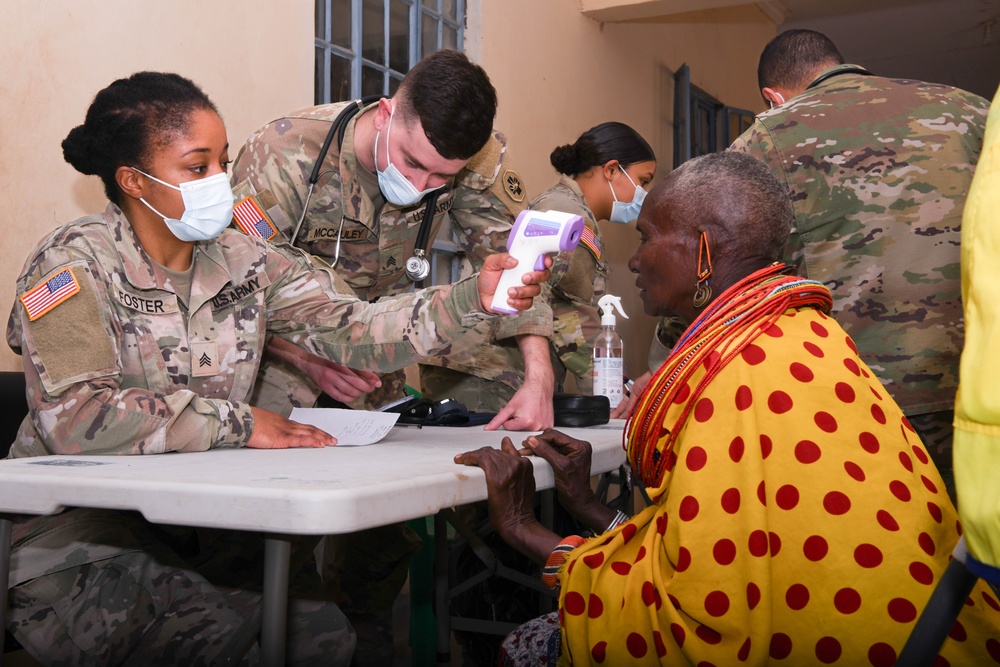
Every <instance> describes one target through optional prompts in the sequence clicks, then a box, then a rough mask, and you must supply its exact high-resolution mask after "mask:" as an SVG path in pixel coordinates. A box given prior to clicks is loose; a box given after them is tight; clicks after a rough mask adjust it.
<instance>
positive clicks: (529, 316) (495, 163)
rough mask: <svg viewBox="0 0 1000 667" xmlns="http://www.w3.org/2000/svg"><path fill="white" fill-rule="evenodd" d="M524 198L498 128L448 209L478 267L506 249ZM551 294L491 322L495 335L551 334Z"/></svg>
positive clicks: (457, 234)
mask: <svg viewBox="0 0 1000 667" xmlns="http://www.w3.org/2000/svg"><path fill="white" fill-rule="evenodd" d="M526 199H527V193H526V191H525V188H524V184H523V182H522V181H521V177H520V176H518V174H517V172H516V171H515V170H514V168H513V165H512V164H511V160H510V155H509V152H508V150H507V140H506V138H505V137H504V135H503V134H502V133H500V132H494V133H493V136H492V137H491V138H490V140H489V141H488V142H487V143H486V146H484V147H483V149H482V150H481V151H480V152H479V153H477V154H476V155H474V156H473V157H472V159H471V160H469V164H468V165H467V167H466V169H465V170H464V171H463V172H462V174H461V176H460V177H459V179H458V182H457V183H456V185H455V199H454V203H453V204H452V207H451V211H450V212H449V215H450V216H451V219H452V221H453V222H454V227H455V237H456V242H457V243H458V245H459V246H460V247H461V248H462V250H463V251H465V253H466V255H467V256H468V258H469V260H470V261H471V262H472V266H473V268H474V270H476V271H478V270H480V269H481V268H482V265H483V260H484V259H485V258H486V256H487V255H490V254H493V253H496V252H504V251H505V250H506V247H507V236H508V235H509V234H510V230H511V227H512V226H513V224H514V220H515V219H516V218H517V215H518V213H520V212H521V211H523V210H524V209H525V203H526ZM550 298H551V290H550V288H549V287H548V286H547V285H543V287H542V294H541V296H540V297H539V298H537V299H535V302H534V304H533V305H532V307H531V308H529V309H528V310H526V311H524V312H523V313H521V314H520V315H518V316H516V317H501V318H498V319H497V320H495V321H494V322H493V334H492V335H493V339H494V340H504V339H507V338H511V337H513V336H518V335H528V334H534V335H539V336H545V337H546V338H551V337H552V309H551V307H550V305H549V300H550Z"/></svg>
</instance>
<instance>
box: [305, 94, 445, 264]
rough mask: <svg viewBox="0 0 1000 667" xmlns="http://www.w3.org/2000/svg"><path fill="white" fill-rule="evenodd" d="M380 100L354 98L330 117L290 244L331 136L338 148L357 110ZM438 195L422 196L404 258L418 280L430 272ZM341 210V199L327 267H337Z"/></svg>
mask: <svg viewBox="0 0 1000 667" xmlns="http://www.w3.org/2000/svg"><path fill="white" fill-rule="evenodd" d="M380 99H382V96H381V95H369V96H367V97H362V98H360V99H357V100H353V101H352V102H351V103H350V104H348V105H347V106H346V107H344V109H343V110H342V111H341V112H340V113H339V114H337V117H336V118H334V119H333V123H332V124H331V125H330V131H329V132H327V133H326V138H325V139H324V140H323V145H322V146H321V147H320V149H319V154H317V156H316V162H315V164H313V168H312V173H310V174H309V181H308V187H307V188H306V199H305V202H303V204H302V215H300V216H299V221H298V222H297V223H295V231H294V232H292V238H291V239H290V240H289V243H290V244H292V245H295V239H297V238H298V236H299V230H300V229H302V223H303V221H305V219H306V211H308V210H309V201H310V200H311V199H312V194H313V190H314V189H315V188H316V183H317V182H318V181H319V175H320V173H321V172H322V170H323V161H324V160H326V154H327V153H328V152H329V151H330V144H332V143H333V139H334V137H336V138H337V148H338V149H339V148H340V147H341V146H343V145H344V134H345V133H346V132H347V123H348V121H350V120H351V119H352V118H354V117H355V116H356V115H358V113H359V112H360V111H361V110H362V109H364V108H365V107H366V106H368V105H370V104H374V103H375V102H378V101H379V100H380ZM440 194H441V190H434V191H433V192H430V193H428V194H427V196H426V197H424V202H426V204H427V208H425V209H424V218H423V220H421V221H420V229H419V230H417V239H416V245H415V246H414V249H413V256H412V257H410V258H409V259H408V260H406V264H405V267H404V268H405V269H406V277H407V278H409V279H410V280H412V281H413V282H415V283H417V282H420V281H421V280H424V279H425V278H427V276H429V275H430V273H431V263H430V261H429V260H428V259H427V242H428V241H429V240H430V235H431V225H432V223H433V222H434V209H436V208H437V200H438V195H440ZM344 217H345V216H344V212H343V202H341V213H340V227H339V228H338V229H337V245H336V246H335V247H334V251H333V261H332V262H330V266H332V267H335V266H337V262H339V261H340V238H341V235H342V234H343V232H344Z"/></svg>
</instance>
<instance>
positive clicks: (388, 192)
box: [374, 107, 444, 206]
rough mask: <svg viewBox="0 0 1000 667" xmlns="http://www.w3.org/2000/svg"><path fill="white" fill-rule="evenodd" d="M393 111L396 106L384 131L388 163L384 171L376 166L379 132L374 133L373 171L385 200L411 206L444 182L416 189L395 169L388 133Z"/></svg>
mask: <svg viewBox="0 0 1000 667" xmlns="http://www.w3.org/2000/svg"><path fill="white" fill-rule="evenodd" d="M395 113H396V108H395V107H393V109H392V112H390V114H389V127H388V128H386V131H385V162H386V164H387V165H389V166H388V167H386V168H385V171H383V170H381V169H379V168H378V139H379V135H380V134H381V132H378V133H377V134H376V135H375V150H374V153H375V173H376V174H377V175H378V188H379V190H381V191H382V195H383V196H384V197H385V200H386V201H387V202H389V203H390V204H395V205H396V206H413V205H414V204H416V203H417V202H418V201H420V200H421V199H423V198H424V195H426V194H427V193H429V192H434V191H435V190H439V189H441V188H442V187H444V183H442V184H441V185H439V186H437V187H436V188H427V189H426V190H417V188H416V187H415V186H414V185H413V183H410V181H409V179H407V178H406V176H403V174H402V173H401V172H400V171H399V170H398V169H396V165H394V164H393V163H392V160H390V159H389V134H390V133H391V132H392V117H393V116H394V115H395Z"/></svg>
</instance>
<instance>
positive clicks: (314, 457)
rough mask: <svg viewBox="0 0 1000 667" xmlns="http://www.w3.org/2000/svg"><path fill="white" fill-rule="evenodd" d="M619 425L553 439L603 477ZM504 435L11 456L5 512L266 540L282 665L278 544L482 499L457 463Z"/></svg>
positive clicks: (271, 614)
mask: <svg viewBox="0 0 1000 667" xmlns="http://www.w3.org/2000/svg"><path fill="white" fill-rule="evenodd" d="M623 426H624V421H623V420H613V421H612V422H611V423H609V424H607V425H604V426H602V427H596V428H563V429H560V430H562V431H563V432H565V433H567V434H568V435H571V436H573V437H577V438H580V439H583V440H588V441H590V442H591V444H592V445H593V449H594V453H593V473H594V474H598V473H602V472H607V471H612V470H615V469H617V468H618V466H619V465H621V464H622V463H623V462H624V460H625V454H624V451H623V450H622V428H623ZM504 435H509V436H511V439H512V440H514V442H515V444H519V443H520V441H521V440H522V439H523V438H524V437H525V435H527V434H524V433H505V432H499V433H498V432H486V431H483V430H481V428H478V427H472V428H455V427H424V428H422V429H417V428H403V427H397V428H393V429H392V432H391V433H390V434H389V435H388V436H387V437H386V438H385V439H384V440H382V441H381V442H378V443H376V444H374V445H369V446H366V447H329V448H326V449H286V450H253V449H227V450H213V451H208V452H202V453H196V454H162V455H151V456H47V457H38V458H26V459H7V460H2V461H0V515H2V514H35V515H39V514H56V513H58V512H61V511H63V510H64V509H66V508H68V507H93V508H104V509H122V510H136V511H138V512H140V513H141V514H142V515H143V516H144V517H145V518H146V519H147V520H149V521H150V522H153V523H162V524H176V525H185V526H194V527H207V528H224V529H234V530H247V531H257V532H263V533H265V534H266V546H265V564H264V573H265V574H264V588H263V602H262V620H261V640H260V645H261V655H262V662H263V664H265V665H269V666H270V665H281V664H283V662H284V652H285V623H286V612H287V592H288V566H289V560H290V553H291V545H290V543H289V541H288V540H286V539H283V538H282V536H283V535H327V534H340V533H351V532H355V531H358V530H362V529H365V528H372V527H375V526H382V525H387V524H392V523H398V522H401V521H406V520H409V519H416V518H421V517H425V516H430V515H434V514H436V513H437V512H439V511H441V510H446V509H448V508H452V507H456V506H459V505H464V504H467V503H473V502H476V501H480V500H485V499H486V480H485V477H484V475H483V472H482V471H481V470H479V469H478V468H470V467H465V466H460V465H457V464H455V463H454V457H455V455H456V454H459V453H461V452H465V451H469V450H473V449H478V448H479V447H483V446H487V445H489V446H494V447H499V446H500V440H501V438H502V437H503V436H504ZM533 463H534V473H535V485H536V487H537V488H538V489H539V490H542V489H549V488H552V486H553V484H554V480H553V475H552V470H551V468H550V467H549V465H548V464H547V463H546V462H545V461H543V460H541V459H537V458H535V459H533ZM10 533H11V524H10V521H9V518H3V517H2V516H0V585H2V586H3V588H2V589H0V590H2V591H3V592H4V597H3V598H0V602H2V604H0V628H3V627H6V623H5V621H6V609H7V607H6V590H7V581H8V572H9V570H8V568H9V557H10ZM435 537H436V539H445V537H444V535H436V536H435ZM2 641H3V640H2V635H0V642H2ZM2 648H3V646H2V643H0V664H2V661H3V656H2Z"/></svg>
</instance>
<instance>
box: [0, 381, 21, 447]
mask: <svg viewBox="0 0 1000 667" xmlns="http://www.w3.org/2000/svg"><path fill="white" fill-rule="evenodd" d="M27 414H28V399H27V398H26V397H25V395H24V373H22V372H21V371H0V458H4V457H6V456H7V452H9V451H10V446H11V445H12V444H13V443H14V438H16V437H17V429H19V428H20V427H21V422H22V421H24V417H25V415H27Z"/></svg>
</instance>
